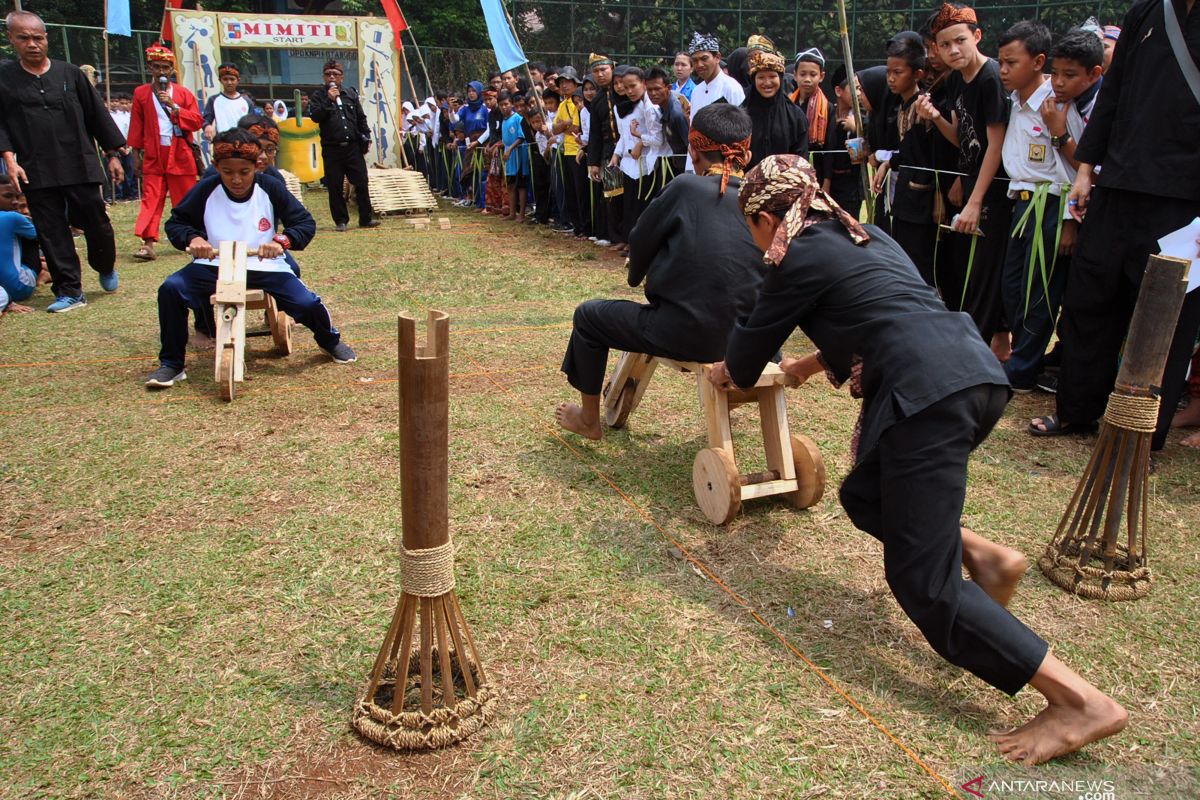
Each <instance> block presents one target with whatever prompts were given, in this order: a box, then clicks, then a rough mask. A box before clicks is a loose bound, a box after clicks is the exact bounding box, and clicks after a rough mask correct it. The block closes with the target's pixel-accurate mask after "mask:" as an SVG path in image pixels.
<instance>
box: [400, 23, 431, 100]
mask: <svg viewBox="0 0 1200 800" xmlns="http://www.w3.org/2000/svg"><path fill="white" fill-rule="evenodd" d="M406 30H407V31H408V38H410V39H412V43H413V50H416V51H417V61H418V62H419V63H420V64H421V72H423V73H424V74H425V88H426V89H428V90H429V94H430V95H432V94H433V81H431V80H430V79H429V70H428V68H426V66H425V57H424V56H422V55H421V48H420V47H419V46H417V37H416V36H413V32H412V28H407V29H406Z"/></svg>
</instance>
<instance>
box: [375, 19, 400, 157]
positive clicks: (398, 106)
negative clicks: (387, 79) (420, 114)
mask: <svg viewBox="0 0 1200 800" xmlns="http://www.w3.org/2000/svg"><path fill="white" fill-rule="evenodd" d="M396 47H397V48H398V49H399V50H400V60H399V61H398V62H396V69H398V70H399V71H400V77H399V78H398V79H397V80H396V113H395V114H393V115H392V118H393V119H395V118H396V117H399V121H398V124H397V125H396V138H397V139H398V140H399V143H400V167H401V168H402V169H408V156H406V155H405V154H404V142H405V138H406V137H405V134H404V64H405V60H404V45H402V44H401V43H400V42H399V41H397V42H396ZM375 75H376V76H377V77H376V79H377V80H378V75H379V73H378V72H376V73H375Z"/></svg>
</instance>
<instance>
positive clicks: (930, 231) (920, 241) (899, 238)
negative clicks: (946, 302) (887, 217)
mask: <svg viewBox="0 0 1200 800" xmlns="http://www.w3.org/2000/svg"><path fill="white" fill-rule="evenodd" d="M892 238H893V239H895V240H896V244H898V245H900V247H901V249H903V250H904V252H905V253H907V254H908V257H909V258H911V259H912V262H913V263H914V264H916V265H917V272H919V273H921V277H922V278H924V279H925V282H926V283H928V284H929V285H930V286H936V285H937V283H936V280H937V279H936V278H935V277H934V268H933V258H934V244H935V243H936V242H937V225H936V224H934V223H933V222H926V223H918V222H906V221H904V220H902V219H896V218H895V217H892Z"/></svg>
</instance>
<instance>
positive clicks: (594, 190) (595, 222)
mask: <svg viewBox="0 0 1200 800" xmlns="http://www.w3.org/2000/svg"><path fill="white" fill-rule="evenodd" d="M585 175H586V178H585V180H586V181H587V191H588V193H587V197H586V198H585V204H584V206H583V207H582V208H580V209H579V214H580V216H581V217H583V219H584V220H585V222H584V226H585V227H584V229H585V231H586V232H587V235H588V236H595V237H596V238H597V239H603V238H605V237H607V236H608V201H607V200H605V199H604V184H603V183H601V182H600V181H594V180H592V179H591V175H590V174H588V173H587V172H585ZM610 241H611V240H610Z"/></svg>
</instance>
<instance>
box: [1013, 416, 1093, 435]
mask: <svg viewBox="0 0 1200 800" xmlns="http://www.w3.org/2000/svg"><path fill="white" fill-rule="evenodd" d="M1039 422H1040V423H1042V425H1044V426H1045V430H1042V429H1041V428H1039V427H1038V426H1037V423H1039ZM1095 432H1096V423H1094V422H1073V423H1068V424H1066V425H1064V424H1062V423H1061V422H1059V421H1058V414H1047V415H1046V416H1044V417H1038V418H1037V419H1035V420H1034V421H1033V422H1031V423H1029V433H1030V434H1031V435H1033V436H1081V435H1084V436H1085V435H1087V434H1091V433H1095Z"/></svg>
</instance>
